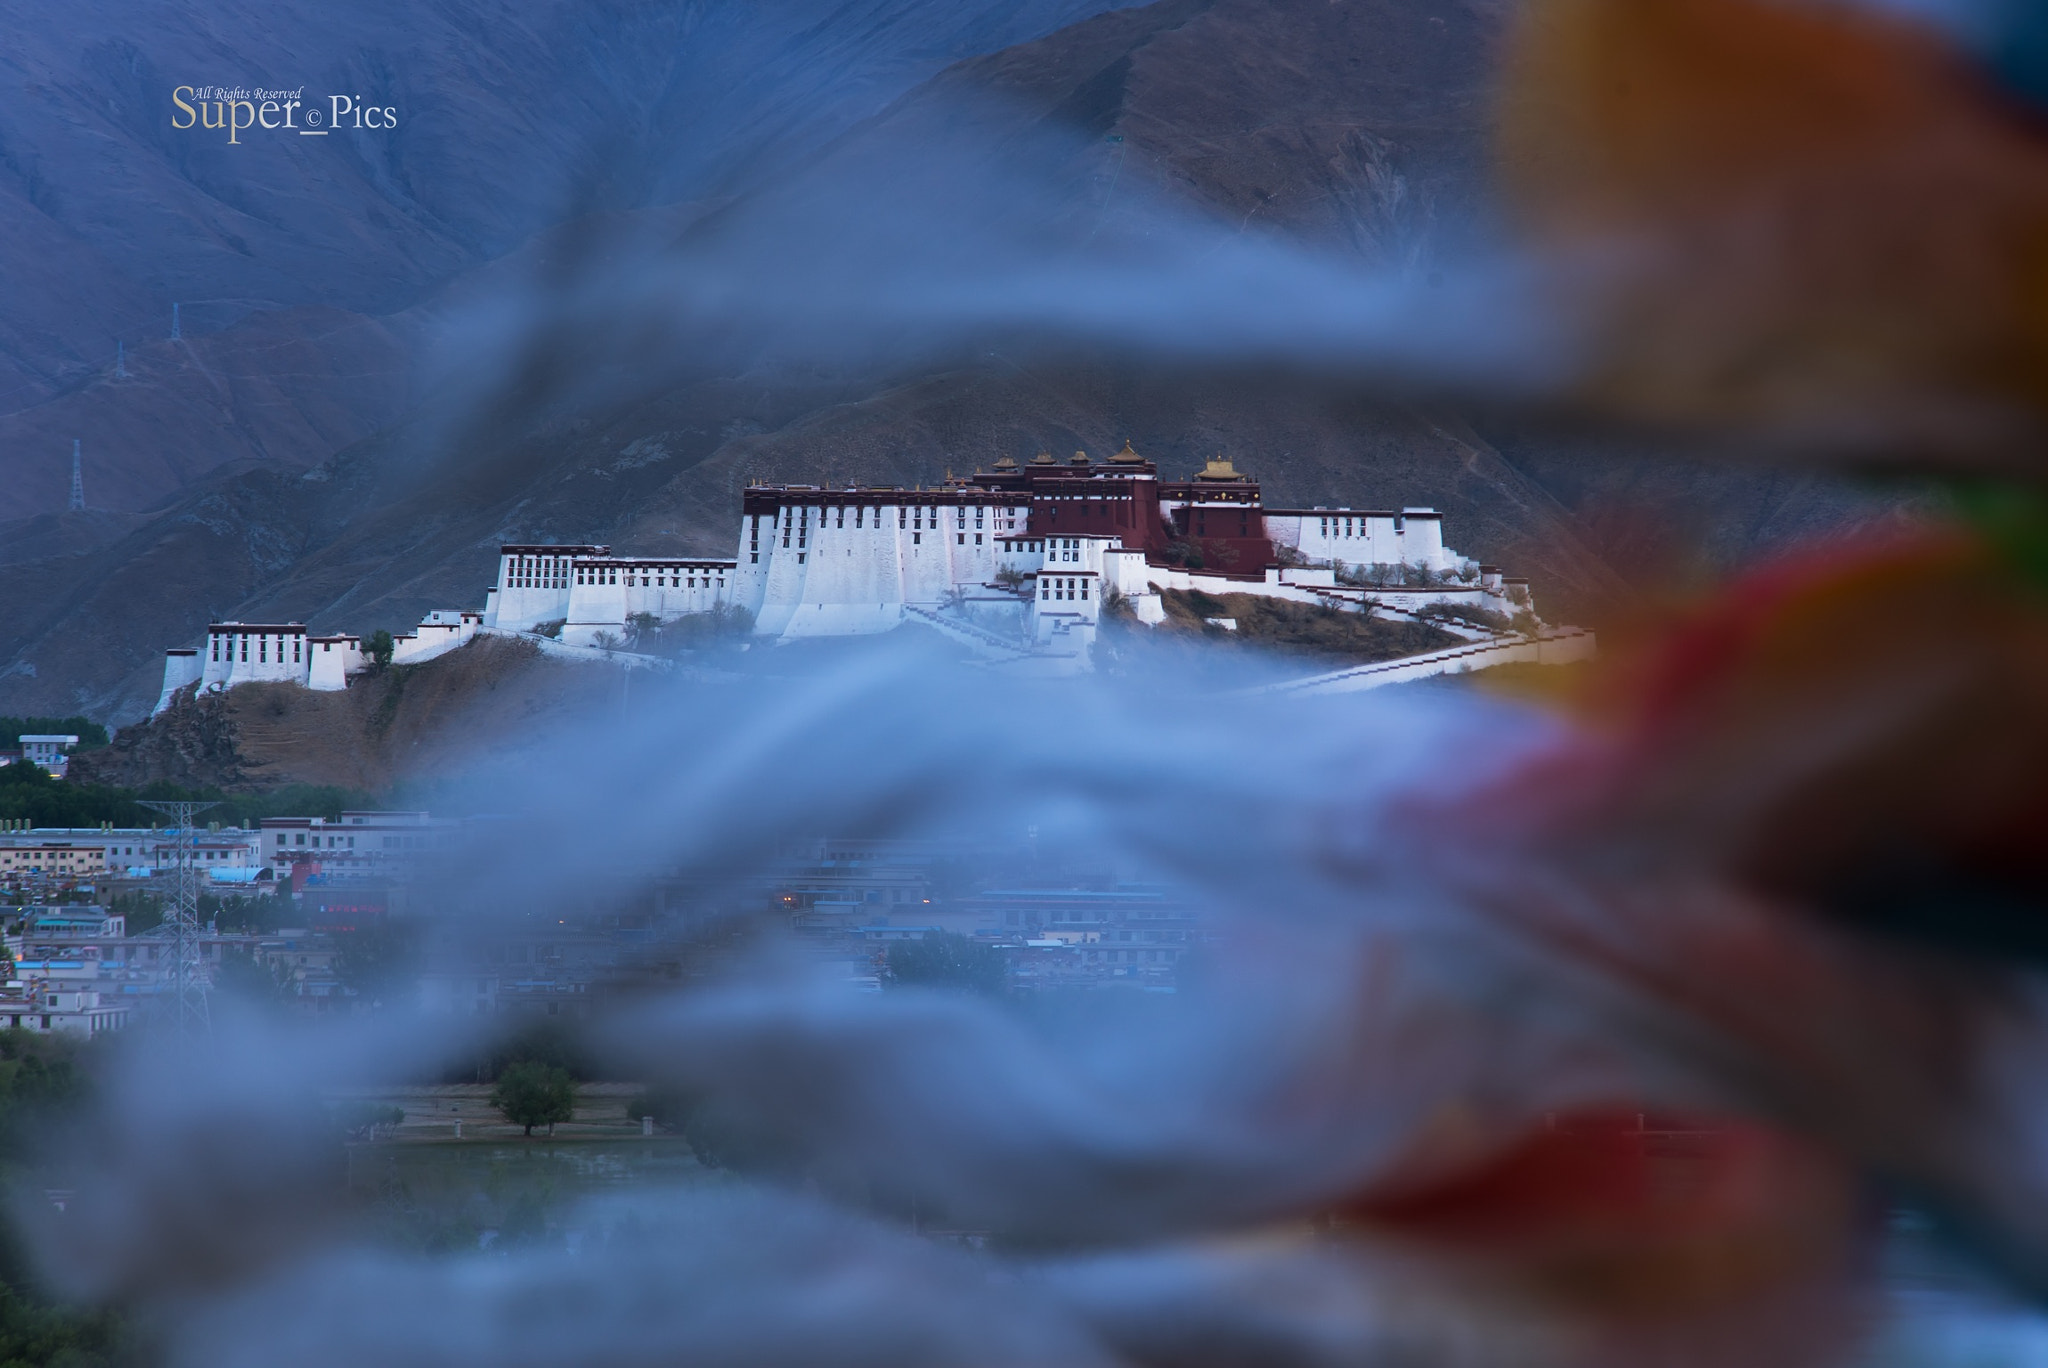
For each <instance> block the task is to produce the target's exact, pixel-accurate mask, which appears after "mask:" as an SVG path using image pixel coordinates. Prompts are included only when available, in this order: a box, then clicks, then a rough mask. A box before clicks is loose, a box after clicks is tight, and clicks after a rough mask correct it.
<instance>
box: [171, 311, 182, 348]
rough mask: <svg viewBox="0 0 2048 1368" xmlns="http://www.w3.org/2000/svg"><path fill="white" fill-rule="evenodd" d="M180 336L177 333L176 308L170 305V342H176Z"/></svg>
mask: <svg viewBox="0 0 2048 1368" xmlns="http://www.w3.org/2000/svg"><path fill="white" fill-rule="evenodd" d="M180 336H182V334H181V333H179V331H178V306H177V305H176V304H173V305H171V341H173V342H175V341H177V340H178V338H179V337H180Z"/></svg>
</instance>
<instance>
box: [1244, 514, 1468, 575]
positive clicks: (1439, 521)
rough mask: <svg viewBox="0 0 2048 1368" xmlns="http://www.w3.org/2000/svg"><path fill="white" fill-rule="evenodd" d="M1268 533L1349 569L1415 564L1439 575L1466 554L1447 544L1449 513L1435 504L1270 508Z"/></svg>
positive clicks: (1309, 556)
mask: <svg viewBox="0 0 2048 1368" xmlns="http://www.w3.org/2000/svg"><path fill="white" fill-rule="evenodd" d="M1266 535H1267V536H1268V537H1270V538H1271V539H1272V541H1273V545H1275V546H1286V547H1292V548H1293V549H1294V550H1296V551H1298V552H1300V553H1301V554H1302V555H1303V556H1304V557H1306V558H1307V559H1309V560H1312V561H1327V562H1332V563H1335V564H1338V565H1343V566H1346V567H1350V568H1363V567H1365V566H1369V565H1414V566H1420V567H1423V568H1425V569H1428V570H1430V571H1433V572H1435V573H1438V574H1442V573H1443V572H1444V571H1446V570H1455V569H1457V568H1458V567H1459V566H1460V565H1461V564H1462V563H1463V558H1462V557H1461V556H1459V555H1458V553H1457V552H1455V551H1450V550H1447V549H1445V547H1444V515H1443V514H1441V513H1439V512H1437V511H1436V510H1435V509H1433V508H1406V509H1403V510H1401V511H1400V512H1399V513H1387V512H1365V511H1362V510H1359V509H1353V508H1312V509H1308V510H1305V511H1302V510H1288V511H1286V512H1279V511H1270V510H1269V511H1268V512H1267V514H1266Z"/></svg>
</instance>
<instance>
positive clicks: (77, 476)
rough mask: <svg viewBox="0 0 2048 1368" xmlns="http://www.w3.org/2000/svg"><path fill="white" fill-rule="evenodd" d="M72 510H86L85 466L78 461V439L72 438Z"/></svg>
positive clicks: (78, 511)
mask: <svg viewBox="0 0 2048 1368" xmlns="http://www.w3.org/2000/svg"><path fill="white" fill-rule="evenodd" d="M71 511H72V512H73V513H83V512H85V467H84V466H82V465H80V464H79V462H78V439H77V438H76V437H73V438H72V439H71Z"/></svg>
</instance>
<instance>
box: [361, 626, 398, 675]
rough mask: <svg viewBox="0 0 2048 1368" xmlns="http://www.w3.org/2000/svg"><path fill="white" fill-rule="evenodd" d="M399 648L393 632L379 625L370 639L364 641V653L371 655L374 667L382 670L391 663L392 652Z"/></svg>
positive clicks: (371, 662)
mask: <svg viewBox="0 0 2048 1368" xmlns="http://www.w3.org/2000/svg"><path fill="white" fill-rule="evenodd" d="M396 649H397V645H396V643H394V642H393V641H392V640H391V633H389V632H387V631H385V630H384V629H383V628H382V627H379V628H378V629H377V630H376V631H374V632H372V633H370V639H369V640H368V641H366V642H364V643H363V653H364V654H365V655H367V656H369V657H370V664H371V666H372V667H373V668H375V669H379V670H382V669H384V668H386V667H387V666H389V665H390V664H391V653H392V652H393V651H394V650H396Z"/></svg>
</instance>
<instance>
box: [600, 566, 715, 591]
mask: <svg viewBox="0 0 2048 1368" xmlns="http://www.w3.org/2000/svg"><path fill="white" fill-rule="evenodd" d="M635 581H638V584H639V587H640V588H642V589H709V588H711V587H712V584H711V576H710V575H708V574H702V575H679V574H676V573H674V572H668V573H663V572H660V571H655V572H652V573H648V572H642V571H636V570H632V569H628V570H627V571H626V587H627V588H628V589H631V588H632V587H633V586H634V583H635ZM576 582H577V583H578V584H593V585H595V584H617V583H618V582H619V572H618V569H617V568H616V567H609V568H606V569H603V570H578V571H577V572H576ZM718 587H719V588H720V589H723V588H725V576H723V575H720V576H719V577H718Z"/></svg>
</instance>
